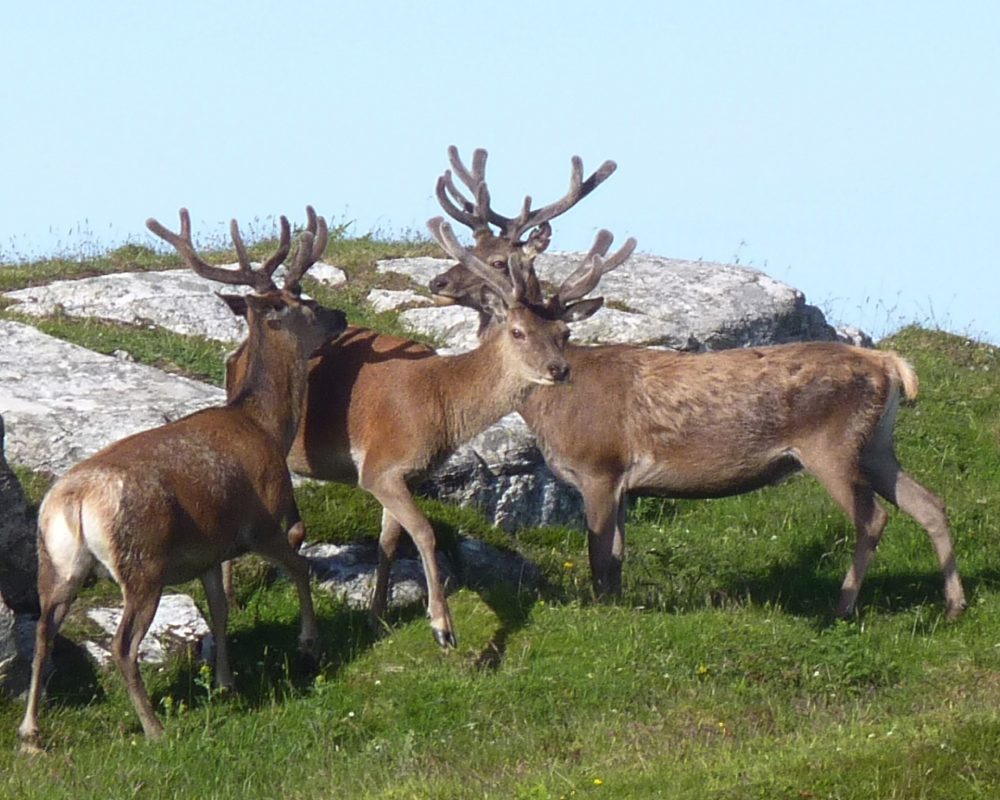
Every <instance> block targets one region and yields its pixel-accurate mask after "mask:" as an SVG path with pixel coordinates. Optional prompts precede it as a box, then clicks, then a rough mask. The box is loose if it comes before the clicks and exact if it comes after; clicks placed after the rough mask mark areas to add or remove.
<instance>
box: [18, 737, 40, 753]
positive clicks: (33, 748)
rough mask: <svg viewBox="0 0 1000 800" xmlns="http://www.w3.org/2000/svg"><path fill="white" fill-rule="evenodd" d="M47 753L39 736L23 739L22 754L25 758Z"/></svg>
mask: <svg viewBox="0 0 1000 800" xmlns="http://www.w3.org/2000/svg"><path fill="white" fill-rule="evenodd" d="M44 752H45V748H44V747H43V746H42V737H41V736H39V735H38V734H34V735H32V736H24V737H22V738H21V748H20V753H21V755H23V756H37V755H41V754H42V753H44Z"/></svg>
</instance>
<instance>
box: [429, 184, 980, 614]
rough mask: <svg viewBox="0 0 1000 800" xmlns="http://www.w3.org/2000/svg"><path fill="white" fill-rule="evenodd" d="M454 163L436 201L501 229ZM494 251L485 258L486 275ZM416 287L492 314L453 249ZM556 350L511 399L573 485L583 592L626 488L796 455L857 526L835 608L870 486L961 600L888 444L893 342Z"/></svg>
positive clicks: (851, 602)
mask: <svg viewBox="0 0 1000 800" xmlns="http://www.w3.org/2000/svg"><path fill="white" fill-rule="evenodd" d="M460 174H462V173H460ZM464 174H466V175H467V176H469V180H468V181H466V185H467V186H469V187H470V189H471V190H472V193H473V196H474V197H475V198H476V200H475V201H472V200H470V199H467V198H464V197H462V196H461V195H459V194H457V192H456V191H455V189H454V185H453V183H451V181H450V180H449V176H448V173H446V174H445V175H444V176H442V178H441V181H439V184H438V185H439V186H442V185H444V186H448V187H450V191H451V195H452V196H451V197H447V196H442V194H441V193H440V192H439V200H440V201H441V204H442V206H443V208H444V209H445V210H446V211H447V212H448V213H449V214H450V215H451V216H452V217H453V218H455V219H456V220H458V221H459V222H462V223H463V224H465V225H468V226H469V227H470V228H471V229H472V230H473V233H474V235H475V236H476V238H477V241H479V240H488V239H489V237H490V236H494V234H492V233H491V232H490V228H489V225H490V223H493V224H497V225H499V227H500V229H501V233H500V236H499V237H496V236H494V238H496V239H498V241H500V242H501V244H502V243H503V241H504V238H505V235H504V232H505V228H504V225H503V223H502V222H499V220H501V219H502V218H500V217H499V216H498V215H496V214H494V213H493V212H492V210H491V209H490V208H489V206H488V198H489V194H488V192H487V191H486V189H485V186H476V185H475V179H476V177H477V175H476V171H475V170H472V171H471V172H470V171H465V173H464ZM478 177H480V178H481V171H480V172H479V174H478ZM454 200H457V201H458V202H457V203H456V202H454ZM526 205H527V202H526ZM501 252H502V248H501ZM533 261H534V259H531V260H530V261H529V260H527V259H522V260H521V262H520V263H521V265H522V267H523V268H524V269H526V270H528V271H529V272H530V273H531V274H529V275H524V276H522V277H521V278H520V279H519V280H520V282H521V283H523V284H524V285H526V286H531V287H537V286H538V285H539V284H538V279H537V277H536V276H535V275H534V269H533ZM503 265H504V264H503V259H502V258H498V259H497V262H496V264H495V267H497V269H496V272H495V274H496V275H498V276H501V275H502V270H500V269H499V267H501V266H503ZM430 288H431V291H432V293H434V295H435V297H436V299H438V301H439V302H445V303H448V302H451V303H459V304H462V305H465V306H468V307H471V308H474V309H476V310H477V311H479V312H480V333H481V334H483V333H488V331H489V329H490V327H491V326H492V325H493V324H495V323H494V320H493V317H492V310H491V308H490V307H489V305H488V304H484V303H482V302H481V292H482V281H481V279H480V277H479V276H478V275H477V274H476V273H474V272H472V271H470V270H469V269H468V268H467V267H466V265H465V264H462V263H458V264H456V265H455V266H453V267H452V268H451V269H449V270H448V271H446V272H444V273H442V274H440V275H438V276H436V277H435V278H433V279H432V280H431V282H430ZM565 355H566V360H567V362H568V363H569V365H570V369H571V372H572V375H573V379H572V381H571V382H570V383H567V384H564V385H560V386H552V387H542V386H538V387H535V388H534V389H533V390H532V391H531V392H530V393H528V394H527V395H526V397H525V398H524V401H523V402H522V403H521V405H520V406H518V411H519V412H520V415H521V417H522V418H523V419H524V421H525V423H526V424H527V425H528V427H529V429H530V430H531V431H532V433H533V434H534V435H535V437H536V438H537V440H538V443H539V445H540V447H541V449H542V452H543V454H544V456H545V459H546V462H547V463H548V465H549V467H550V468H551V469H552V471H553V472H554V473H555V475H556V476H557V477H559V478H560V479H561V480H564V481H566V482H567V483H569V484H571V485H572V486H574V487H575V488H576V489H577V490H578V491H579V492H580V493H581V495H582V496H583V500H584V508H585V514H586V521H587V531H588V550H589V560H590V566H591V575H592V581H593V588H594V592H595V593H596V594H597V595H598V596H601V595H606V594H618V593H620V591H621V575H622V561H623V559H624V555H625V517H626V495H628V494H636V495H642V494H645V495H658V496H663V497H675V498H709V497H723V496H728V495H734V494H739V493H742V492H747V491H751V490H753V489H757V488H760V487H762V486H765V485H767V484H770V483H774V482H776V481H778V480H780V479H781V478H783V477H785V476H787V475H789V474H791V473H793V472H796V471H799V470H805V471H807V472H810V473H811V474H812V475H814V476H815V477H816V478H817V479H818V480H819V481H820V483H821V484H822V485H823V486H824V487H825V488H826V490H827V491H828V492H829V493H830V495H831V497H832V498H833V499H834V500H835V501H836V502H837V503H838V504H839V505H840V506H841V507H842V508H843V509H844V511H845V512H846V513H847V515H848V516H849V517H850V519H851V521H852V522H853V523H854V526H855V528H856V530H857V543H856V547H855V554H854V560H853V563H852V565H851V567H850V569H849V570H848V572H847V575H846V577H845V578H844V581H843V585H842V588H841V592H840V600H839V602H838V605H837V608H836V612H837V614H838V615H840V616H846V615H848V614H850V613H851V612H852V611H853V609H854V607H855V603H856V600H857V596H858V592H859V590H860V588H861V583H862V581H863V579H864V575H865V572H866V570H867V568H868V565H869V564H870V562H871V560H872V557H873V555H874V553H875V548H876V546H877V544H878V542H879V539H880V537H881V535H882V531H883V530H884V528H885V525H886V523H887V521H888V515H887V513H886V511H885V510H884V509H883V508H882V507H881V505H879V503H878V502H877V501H876V499H875V495H876V494H877V495H879V496H881V497H883V498H884V499H886V500H888V501H889V502H890V503H892V504H893V505H895V506H897V507H898V508H900V509H901V510H902V511H904V512H905V513H907V514H908V515H910V516H911V517H913V518H914V519H915V520H916V521H917V522H918V523H919V524H920V525H921V526H922V527H923V528H924V529H925V530H926V532H927V535H928V536H929V537H930V540H931V543H932V544H933V547H934V550H935V552H936V554H937V558H938V562H939V564H940V567H941V570H942V572H943V574H944V593H945V603H946V613H947V616H948V617H949V618H954V617H956V616H958V615H959V614H960V613H961V611H962V609H963V608H964V607H965V595H964V592H963V589H962V583H961V580H960V578H959V575H958V570H957V567H956V564H955V556H954V552H953V549H952V542H951V536H950V532H949V529H948V520H947V516H946V514H945V509H944V505H943V503H942V502H941V500H940V499H939V498H938V497H937V496H936V495H934V494H933V493H931V492H930V491H928V490H927V489H926V488H924V487H923V486H921V485H920V484H919V483H917V481H916V480H914V479H913V478H912V477H911V476H909V475H908V474H907V473H906V472H904V471H903V469H902V467H901V466H900V464H899V462H898V460H897V458H896V454H895V450H894V447H893V426H894V423H895V419H896V412H897V408H898V406H899V402H900V399H902V398H912V397H915V396H916V392H917V378H916V375H915V374H914V372H913V370H912V368H911V367H910V366H909V365H908V364H907V363H906V362H905V361H904V360H903V359H902V358H900V357H899V356H898V355H896V354H895V353H891V352H878V351H873V350H865V349H861V348H857V347H851V346H848V345H844V344H832V343H803V344H788V345H777V346H771V347H756V348H750V349H742V350H729V351H721V352H712V353H697V354H692V353H676V352H667V351H662V350H656V349H652V348H643V347H637V346H630V345H601V346H590V347H588V346H575V345H572V344H570V345H569V346H567V348H566V353H565Z"/></svg>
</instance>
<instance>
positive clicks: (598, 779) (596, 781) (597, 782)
mask: <svg viewBox="0 0 1000 800" xmlns="http://www.w3.org/2000/svg"><path fill="white" fill-rule="evenodd" d="M603 785H604V781H602V780H601V779H600V778H594V786H603Z"/></svg>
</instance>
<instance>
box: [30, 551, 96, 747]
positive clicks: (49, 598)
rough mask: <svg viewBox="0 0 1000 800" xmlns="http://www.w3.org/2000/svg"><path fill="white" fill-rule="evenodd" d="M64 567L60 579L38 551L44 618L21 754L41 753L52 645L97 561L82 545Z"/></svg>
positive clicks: (45, 554)
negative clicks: (47, 667)
mask: <svg viewBox="0 0 1000 800" xmlns="http://www.w3.org/2000/svg"><path fill="white" fill-rule="evenodd" d="M63 562H64V563H63V564H62V566H66V567H69V569H68V570H67V572H66V574H65V575H64V576H63V577H60V576H59V574H58V571H59V570H58V569H57V568H56V566H55V565H54V564H53V563H52V560H51V559H50V557H49V555H48V551H47V549H46V548H45V546H44V543H43V546H42V547H40V548H39V559H38V594H39V600H40V601H41V615H40V616H39V618H38V625H37V626H36V627H35V653H34V655H33V657H32V660H31V684H30V686H29V688H28V705H27V708H26V709H25V712H24V719H23V721H22V722H21V725H20V727H19V728H18V731H17V732H18V736H19V738H20V740H21V752H24V753H37V752H40V751H41V749H42V741H41V732H40V730H39V728H38V710H39V706H40V704H41V699H42V689H43V680H44V675H45V662H46V661H47V660H48V657H49V650H50V649H51V647H52V642H53V641H54V640H55V638H56V634H57V633H58V632H59V628H60V626H61V625H62V623H63V620H64V619H66V614H67V613H68V612H69V609H70V606H71V605H72V603H73V600H75V599H76V595H77V592H79V591H80V586H81V585H82V583H83V581H84V579H85V578H86V577H87V575H88V574H90V570H91V569H92V568H93V566H94V558H93V556H91V555H90V553H89V551H87V550H86V548H85V547H83V546H82V545H81V546H80V547H78V548H77V549H76V550H75V552H74V553H73V554H72V555H71V557H70V558H68V559H65V560H63Z"/></svg>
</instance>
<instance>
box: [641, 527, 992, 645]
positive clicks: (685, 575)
mask: <svg viewBox="0 0 1000 800" xmlns="http://www.w3.org/2000/svg"><path fill="white" fill-rule="evenodd" d="M829 554H830V546H829V545H828V544H826V543H824V542H816V541H814V542H810V543H803V544H801V545H800V546H798V547H797V548H796V549H795V550H794V551H793V552H792V554H791V558H785V559H783V560H782V561H780V562H775V563H772V564H771V565H770V566H769V567H767V568H766V570H763V571H757V572H756V573H752V574H740V573H738V572H732V571H730V572H728V573H726V574H720V575H714V576H713V575H705V574H701V575H695V576H694V577H693V578H692V573H694V572H697V570H693V569H692V566H691V565H690V564H685V565H681V566H679V567H678V568H677V571H676V572H675V573H672V567H674V566H675V565H674V564H672V563H671V561H670V558H669V557H664V559H663V562H664V563H661V564H658V565H657V568H656V569H655V570H649V572H651V573H653V575H654V577H655V578H659V579H660V580H659V584H660V585H658V586H654V585H652V581H648V580H647V582H646V584H645V585H643V586H640V587H638V588H636V589H635V590H634V591H633V592H632V593H631V594H632V596H631V597H628V596H627V597H626V602H633V603H635V602H637V603H638V604H641V605H644V606H646V607H653V608H657V609H661V610H669V611H674V612H683V611H684V610H688V609H694V608H703V607H704V606H705V605H706V604H707V605H710V606H712V607H717V608H724V607H727V606H734V605H746V604H751V605H755V606H774V607H778V608H781V609H782V610H783V611H785V612H787V613H789V614H792V615H794V616H798V617H803V618H807V619H809V620H811V621H812V622H813V623H814V624H815V625H817V626H818V627H825V626H827V625H830V624H833V623H834V622H835V621H836V620H837V617H836V616H835V614H834V611H835V609H836V606H837V602H838V600H839V598H840V588H841V583H842V581H843V575H845V574H846V572H847V569H848V567H849V566H850V556H848V557H846V558H840V557H839V556H838V557H837V558H836V559H835V561H834V562H832V563H831V560H830V555H829ZM654 559H655V555H654ZM840 568H842V569H843V573H841V572H839V569H840ZM890 569H891V565H890ZM626 570H628V566H627V565H626ZM675 575H676V578H675V577H674V576H675ZM674 580H676V582H678V583H680V584H683V583H684V581H685V580H690V582H691V584H693V588H691V587H682V588H680V589H678V588H676V587H671V586H670V585H669V584H671V583H672V582H673V581H674ZM962 581H963V584H964V586H965V589H966V593H967V595H968V596H974V595H975V593H976V592H977V590H978V589H979V588H980V587H983V588H990V589H995V588H996V587H997V586H998V585H1000V571H997V570H993V569H989V570H980V571H978V572H965V573H963V574H962ZM927 605H931V606H935V607H937V608H939V609H940V611H941V613H942V614H943V613H944V577H943V575H942V574H941V572H940V571H938V570H936V569H930V570H927V571H924V572H912V571H909V572H891V571H890V572H887V571H880V572H878V573H877V574H872V573H871V572H869V575H868V576H867V577H866V578H865V581H864V583H863V584H862V586H861V592H860V594H859V596H858V600H857V604H856V609H855V614H854V615H855V616H860V617H863V616H864V615H865V613H866V612H869V611H878V612H880V613H886V614H895V613H901V612H904V611H908V610H912V609H914V608H918V607H921V606H927Z"/></svg>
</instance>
